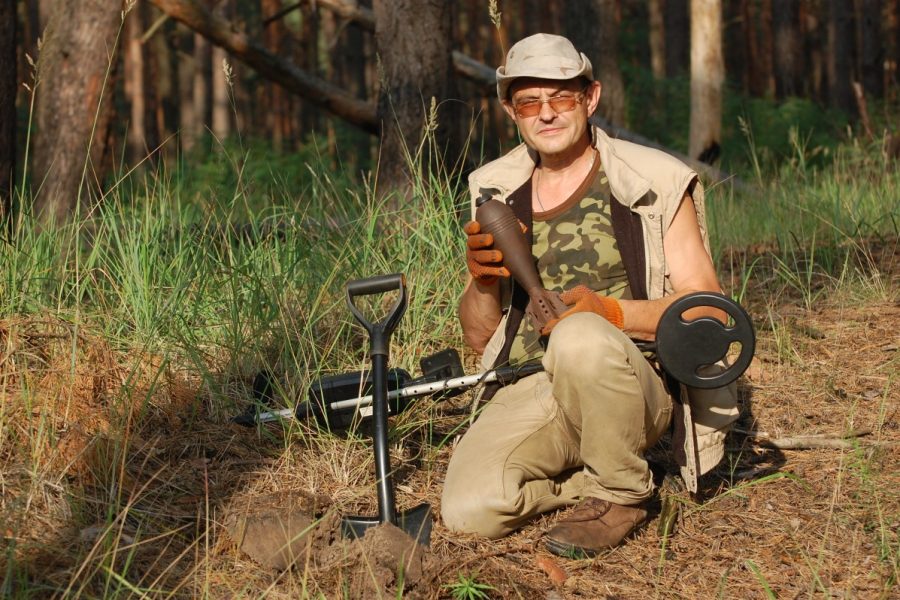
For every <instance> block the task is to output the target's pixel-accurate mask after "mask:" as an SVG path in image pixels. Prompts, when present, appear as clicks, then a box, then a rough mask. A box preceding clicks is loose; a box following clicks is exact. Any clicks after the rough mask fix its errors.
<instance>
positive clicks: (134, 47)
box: [124, 7, 147, 162]
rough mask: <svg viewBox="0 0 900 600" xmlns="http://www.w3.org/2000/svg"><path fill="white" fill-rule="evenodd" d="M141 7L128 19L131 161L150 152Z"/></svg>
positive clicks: (129, 149) (126, 33)
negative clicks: (148, 145) (146, 120)
mask: <svg viewBox="0 0 900 600" xmlns="http://www.w3.org/2000/svg"><path fill="white" fill-rule="evenodd" d="M142 13H143V11H142V10H141V7H137V9H136V10H132V11H131V14H129V15H128V18H127V19H126V20H125V44H124V45H125V57H124V60H125V90H124V91H125V100H126V101H127V102H128V106H129V114H130V119H129V121H128V136H127V140H128V160H129V161H130V162H135V161H137V160H140V158H141V157H142V156H144V155H145V152H146V151H147V127H146V122H145V117H146V108H147V105H146V102H145V100H146V95H147V91H146V89H145V88H144V48H143V45H142V44H141V36H142V35H143V34H144V20H143V18H142V17H143V14H142Z"/></svg>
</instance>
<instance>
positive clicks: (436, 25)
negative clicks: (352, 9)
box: [374, 0, 457, 197]
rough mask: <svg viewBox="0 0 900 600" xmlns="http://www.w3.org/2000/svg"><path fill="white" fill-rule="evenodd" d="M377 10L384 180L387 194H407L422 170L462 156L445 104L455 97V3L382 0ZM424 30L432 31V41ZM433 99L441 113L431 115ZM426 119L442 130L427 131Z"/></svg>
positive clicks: (382, 185)
mask: <svg viewBox="0 0 900 600" xmlns="http://www.w3.org/2000/svg"><path fill="white" fill-rule="evenodd" d="M374 9H375V43H376V46H377V48H378V55H379V57H380V58H381V70H382V87H381V90H380V93H379V97H378V118H379V121H380V124H381V132H382V133H381V155H380V159H379V174H378V185H379V189H380V191H381V193H382V194H384V193H389V192H391V191H393V190H396V191H397V192H398V193H399V196H400V197H405V196H407V195H408V194H409V192H410V190H411V185H412V183H413V178H414V177H417V176H419V173H418V172H417V171H418V170H420V169H421V170H422V171H424V172H428V171H429V170H434V169H438V168H440V167H441V166H442V165H444V164H445V163H444V161H445V160H452V161H455V160H456V159H457V148H456V145H455V144H454V143H452V141H451V139H452V136H451V132H452V119H447V118H445V117H444V116H443V115H445V114H447V112H448V109H449V108H452V105H451V104H448V105H447V106H441V104H442V103H443V101H444V100H447V99H448V98H450V97H451V89H452V88H451V86H452V79H453V78H452V74H453V70H452V69H453V62H452V55H451V48H450V43H451V40H452V28H451V5H450V0H427V1H425V0H377V1H376V2H375V3H374ZM422 32H428V43H423V42H422V39H421V35H422ZM432 103H436V105H437V106H438V107H439V112H440V116H437V115H434V114H431V108H430V106H431V104H432ZM433 119H434V120H433ZM448 122H449V125H450V126H448ZM426 124H427V127H428V128H429V129H430V128H433V127H437V129H436V131H433V132H432V131H429V130H425V131H423V126H426Z"/></svg>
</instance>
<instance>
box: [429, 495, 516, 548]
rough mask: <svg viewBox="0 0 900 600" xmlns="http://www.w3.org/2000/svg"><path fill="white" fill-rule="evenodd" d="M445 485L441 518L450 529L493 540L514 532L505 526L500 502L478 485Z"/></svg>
mask: <svg viewBox="0 0 900 600" xmlns="http://www.w3.org/2000/svg"><path fill="white" fill-rule="evenodd" d="M463 487H464V486H448V485H446V484H445V485H444V492H443V494H442V496H441V519H442V520H443V521H444V525H445V526H446V527H447V529H450V530H451V531H455V532H457V533H474V534H476V535H481V536H484V537H487V538H490V539H497V538H500V537H503V536H504V535H506V534H508V533H509V532H510V531H512V529H511V528H509V527H508V526H505V525H504V516H503V514H502V512H501V511H497V510H496V508H495V507H496V506H497V505H498V503H502V500H501V499H498V498H491V497H488V496H487V495H486V494H484V493H482V492H483V490H478V489H474V488H475V487H476V486H471V487H470V486H465V487H466V488H468V489H460V488H463Z"/></svg>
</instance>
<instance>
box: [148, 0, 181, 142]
mask: <svg viewBox="0 0 900 600" xmlns="http://www.w3.org/2000/svg"><path fill="white" fill-rule="evenodd" d="M144 6H145V8H146V9H148V13H149V14H148V15H147V16H148V17H149V19H148V20H147V22H150V23H152V22H154V21H155V20H156V19H158V18H159V17H160V16H161V13H160V11H158V10H157V9H155V8H153V7H151V6H148V5H144ZM174 27H175V22H174V21H166V22H165V23H163V24H162V25H161V26H160V27H159V28H158V29H157V30H156V32H155V33H154V34H153V35H152V36H151V37H150V39H148V40H147V43H146V44H145V48H146V50H147V53H146V55H145V56H146V57H147V63H148V67H149V68H148V72H149V77H148V81H152V82H153V85H152V92H153V93H152V94H151V95H152V102H151V104H150V106H151V108H152V112H151V113H150V119H149V120H150V121H151V122H152V124H153V126H152V127H151V128H150V129H151V131H152V133H153V135H151V136H150V138H149V139H150V141H151V142H152V144H153V145H152V146H151V148H156V147H157V146H159V145H160V144H164V145H163V146H162V148H161V149H160V152H162V153H164V154H167V155H169V156H172V155H174V153H175V150H176V148H177V144H174V143H171V141H169V142H167V140H170V139H171V136H172V134H173V133H174V132H175V131H176V129H177V127H178V67H177V64H176V62H175V60H174V58H175V56H174V54H175V53H174V49H173V48H172V46H171V44H170V43H169V37H170V34H171V32H172V30H173V28H174Z"/></svg>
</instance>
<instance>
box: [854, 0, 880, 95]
mask: <svg viewBox="0 0 900 600" xmlns="http://www.w3.org/2000/svg"><path fill="white" fill-rule="evenodd" d="M881 17H882V15H881V0H857V2H856V26H857V35H856V39H857V42H858V49H857V55H858V56H859V67H858V69H857V70H858V71H859V77H860V79H861V81H862V86H863V89H864V90H865V91H866V94H868V95H869V96H872V97H876V98H880V97H881V96H882V94H883V92H884V87H883V82H884V46H883V45H882V42H881Z"/></svg>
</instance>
